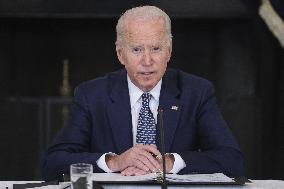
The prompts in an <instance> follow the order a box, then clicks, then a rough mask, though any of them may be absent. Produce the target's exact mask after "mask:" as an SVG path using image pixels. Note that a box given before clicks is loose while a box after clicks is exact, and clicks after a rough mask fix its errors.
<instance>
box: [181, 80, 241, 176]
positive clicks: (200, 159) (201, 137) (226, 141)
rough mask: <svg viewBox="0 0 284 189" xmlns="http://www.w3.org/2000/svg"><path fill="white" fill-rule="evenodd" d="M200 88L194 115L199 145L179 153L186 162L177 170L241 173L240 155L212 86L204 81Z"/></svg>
mask: <svg viewBox="0 0 284 189" xmlns="http://www.w3.org/2000/svg"><path fill="white" fill-rule="evenodd" d="M202 91H203V92H202V95H201V96H202V97H201V98H200V101H199V102H198V106H197V107H198V108H197V110H196V115H195V120H196V121H195V122H196V126H197V134H198V137H197V138H198V147H197V148H196V150H193V151H190V150H188V151H183V152H179V154H180V155H181V157H182V158H183V159H184V161H185V163H186V167H185V168H184V169H183V170H181V172H180V173H181V174H188V173H216V172H222V173H224V174H226V175H228V176H233V177H236V176H243V175H244V162H243V155H242V153H241V151H240V148H239V146H238V144H237V142H236V140H235V139H234V137H233V135H232V133H231V131H230V129H229V127H228V126H227V124H226V122H225V121H224V119H223V117H222V115H221V113H220V111H219V109H218V107H217V103H216V98H215V94H214V93H215V91H214V87H213V85H212V84H211V83H208V82H207V84H206V85H205V87H203V90H202Z"/></svg>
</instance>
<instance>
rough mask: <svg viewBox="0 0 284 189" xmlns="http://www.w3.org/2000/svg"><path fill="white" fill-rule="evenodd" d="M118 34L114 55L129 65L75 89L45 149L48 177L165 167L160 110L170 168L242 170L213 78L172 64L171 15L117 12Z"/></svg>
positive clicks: (157, 11)
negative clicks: (75, 170)
mask: <svg viewBox="0 0 284 189" xmlns="http://www.w3.org/2000/svg"><path fill="white" fill-rule="evenodd" d="M116 31H117V41H116V52H117V57H118V59H119V61H120V63H121V64H122V65H124V67H125V69H122V70H119V71H116V72H113V73H109V74H107V75H106V76H105V77H102V78H97V79H94V80H91V81H87V82H84V83H83V84H81V85H79V86H78V87H77V88H76V90H75V97H74V103H73V105H72V107H71V114H70V117H69V119H68V122H67V124H66V126H65V128H63V129H62V131H61V132H60V133H59V134H58V136H57V137H56V139H55V141H54V143H53V145H52V146H51V147H50V148H49V149H48V151H47V153H46V156H45V159H44V162H43V176H44V178H45V179H46V180H51V179H56V178H59V177H60V176H61V175H62V174H63V173H68V172H69V166H70V164H72V163H78V162H85V163H91V164H93V166H94V172H121V173H122V174H123V175H143V174H147V173H150V172H156V171H158V170H161V167H162V166H161V160H160V158H159V157H161V153H160V150H159V149H160V146H161V144H160V143H159V141H160V140H159V138H160V136H159V127H156V125H157V124H158V123H157V122H158V121H157V120H158V119H157V117H158V110H157V109H158V107H162V108H163V120H164V132H165V150H166V153H167V154H166V158H165V163H166V172H169V173H180V174H186V173H214V172H223V173H225V174H227V175H230V176H239V175H243V157H242V154H241V152H240V150H239V147H238V144H237V143H236V141H235V140H234V138H233V136H232V135H231V132H230V130H229V128H228V126H227V125H226V123H225V121H224V120H223V118H222V116H221V114H220V112H219V110H218V107H217V105H216V99H215V96H214V89H213V87H212V85H211V83H210V82H209V81H207V80H205V79H202V78H199V77H196V76H193V75H190V74H187V73H184V72H182V71H180V70H174V69H169V68H168V69H167V64H168V62H169V60H170V57H171V52H172V35H171V22H170V18H169V17H168V15H167V14H166V13H165V12H163V11H162V10H160V9H159V8H157V7H153V6H143V7H137V8H133V9H130V10H128V11H126V12H125V13H124V14H123V15H122V16H121V17H120V19H119V20H118V23H117V27H116ZM157 157H158V158H157Z"/></svg>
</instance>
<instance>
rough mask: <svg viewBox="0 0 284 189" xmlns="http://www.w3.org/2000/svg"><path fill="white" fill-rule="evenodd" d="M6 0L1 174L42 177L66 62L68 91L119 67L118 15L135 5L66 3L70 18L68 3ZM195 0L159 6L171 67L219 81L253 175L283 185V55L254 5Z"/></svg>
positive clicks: (1, 46)
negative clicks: (168, 21)
mask: <svg viewBox="0 0 284 189" xmlns="http://www.w3.org/2000/svg"><path fill="white" fill-rule="evenodd" d="M1 2H2V5H5V6H2V7H1V6H0V7H1V8H0V88H1V90H0V97H1V100H0V103H1V108H0V126H1V130H2V131H3V132H0V138H1V143H0V148H1V149H0V150H1V151H2V152H3V151H6V152H7V153H5V154H3V155H1V161H0V177H1V178H6V179H8V180H13V179H16V180H21V179H34V178H39V171H38V167H39V161H40V155H41V154H42V153H43V151H44V149H45V148H46V146H47V145H48V143H49V142H50V140H47V138H48V137H53V136H54V131H55V130H58V129H59V128H60V127H61V125H62V124H61V120H60V121H58V120H59V119H60V118H59V116H60V115H61V113H60V111H59V109H60V108H58V107H57V108H54V109H52V108H51V109H49V111H51V113H54V114H56V116H51V117H50V116H46V115H47V112H48V111H47V108H46V107H47V105H48V104H50V103H55V104H56V103H57V102H58V103H59V104H60V103H62V101H57V100H54V96H59V88H60V85H61V81H62V78H61V74H62V61H63V60H64V59H66V58H67V59H68V60H69V63H70V64H69V66H70V84H71V87H72V89H74V87H75V86H76V85H77V84H79V83H80V82H82V81H85V80H88V79H92V78H95V77H98V76H102V75H104V74H105V73H107V72H110V71H113V70H116V69H118V68H120V67H121V66H120V65H119V63H118V61H117V59H116V54H115V47H114V41H115V24H116V17H117V16H118V15H119V14H120V12H121V10H124V9H126V7H127V8H128V7H130V4H125V5H120V6H118V7H116V8H115V7H108V6H107V5H106V4H104V3H101V4H99V7H100V6H102V7H104V6H106V7H108V8H107V9H105V12H104V11H102V10H103V9H98V8H94V9H93V10H94V12H92V11H91V10H92V8H87V6H86V5H85V6H84V7H85V8H82V5H81V6H79V5H77V4H73V5H72V4H69V5H68V6H67V7H65V8H66V10H65V14H64V9H63V8H64V6H63V5H60V2H61V3H63V1H59V2H58V3H59V4H58V3H56V5H53V6H52V5H51V4H48V6H47V4H44V6H43V4H40V3H39V2H41V3H43V2H44V1H38V3H39V4H32V3H31V4H29V3H28V4H26V6H19V5H21V4H13V3H11V2H10V1H9V3H8V1H3V0H2V1H0V3H1ZM45 2H46V1H45ZM194 2H197V1H177V2H176V4H175V5H173V4H170V3H169V2H168V1H165V3H164V4H160V5H161V6H162V7H164V8H165V9H166V10H168V12H169V13H170V15H171V16H172V17H173V19H172V27H173V28H172V29H173V36H174V38H173V56H172V60H171V62H170V63H169V66H171V67H175V68H179V69H182V70H184V71H186V72H189V73H193V74H196V75H199V76H202V77H205V78H207V79H209V80H211V81H212V82H213V83H214V85H215V87H216V95H217V98H218V102H219V105H220V109H221V111H222V113H223V115H224V117H225V119H226V121H227V122H228V124H229V126H230V127H231V129H232V131H233V133H234V135H235V136H236V137H237V139H238V141H239V143H240V146H241V149H242V151H243V152H244V155H245V159H246V169H247V176H248V177H249V178H256V179H263V178H283V177H284V175H283V173H281V172H282V170H283V169H284V164H283V162H282V159H283V157H284V150H283V148H284V141H283V139H282V137H281V136H283V134H284V120H283V117H284V114H283V112H284V109H283V107H284V106H283V105H284V99H283V96H284V94H283V93H284V88H283V84H282V83H283V82H284V78H283V75H284V55H283V49H281V48H280V46H279V44H278V42H277V41H276V39H275V38H274V37H273V36H272V35H271V33H270V31H268V29H267V28H266V26H265V25H264V23H263V22H262V21H261V20H260V18H259V17H258V16H257V15H256V14H255V13H256V10H257V6H256V5H257V3H250V4H245V3H242V1H237V0H236V1H233V2H231V4H230V5H229V4H228V1H213V0H212V1H206V2H209V3H206V2H205V1H200V2H199V3H194ZM214 2H215V4H214ZM221 2H223V4H222V3H221ZM224 3H225V5H227V7H226V6H224ZM32 5H33V6H32ZM30 6H32V7H34V9H32V7H30ZM76 6H79V8H78V9H76V8H75V7H76ZM92 6H93V4H90V7H92ZM13 8H14V9H13ZM80 8H81V9H80ZM11 10H13V11H11ZM179 10H181V11H179ZM96 11H97V12H96ZM11 97H13V98H11ZM60 106H61V105H60ZM50 107H51V106H50ZM56 112H57V113H56ZM47 122H48V123H49V124H46V123H47ZM57 122H58V123H57ZM46 125H52V127H53V131H52V132H49V131H50V129H51V128H49V127H48V129H47V126H46ZM48 133H51V134H50V136H49V134H48ZM43 138H44V140H43ZM19 149H20V150H19ZM10 157H12V158H10ZM31 167H32V168H31ZM9 168H10V169H9ZM8 169H9V170H10V173H9V174H8V173H7V172H6V170H8ZM28 169H30V170H29V171H27V172H28V173H27V174H25V173H24V172H23V170H28ZM4 170H5V171H4ZM15 173H17V174H15Z"/></svg>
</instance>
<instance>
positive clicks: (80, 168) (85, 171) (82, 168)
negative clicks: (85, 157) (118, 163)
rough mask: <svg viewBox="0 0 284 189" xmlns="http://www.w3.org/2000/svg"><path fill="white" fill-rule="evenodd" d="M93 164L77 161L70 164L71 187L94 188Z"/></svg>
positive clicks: (80, 188)
mask: <svg viewBox="0 0 284 189" xmlns="http://www.w3.org/2000/svg"><path fill="white" fill-rule="evenodd" d="M92 173H93V165H92V164H87V163H76V164H72V165H71V166H70V176H71V182H72V184H71V188H72V189H92V188H93V181H92V178H91V177H92Z"/></svg>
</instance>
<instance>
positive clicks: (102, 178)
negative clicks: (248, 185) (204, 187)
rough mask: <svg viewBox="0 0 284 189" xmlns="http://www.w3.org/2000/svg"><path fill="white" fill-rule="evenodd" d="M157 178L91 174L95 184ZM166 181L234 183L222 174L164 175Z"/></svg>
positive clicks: (155, 177) (152, 175)
mask: <svg viewBox="0 0 284 189" xmlns="http://www.w3.org/2000/svg"><path fill="white" fill-rule="evenodd" d="M157 176H158V174H156V173H150V174H147V175H141V176H123V175H121V174H119V173H93V175H92V179H93V181H97V182H111V181H115V182H117V181H119V182H135V181H151V180H157ZM166 179H167V180H168V181H170V182H209V183H210V182H222V183H223V182H224V183H225V182H234V180H233V179H232V178H230V177H227V176H226V175H224V174H223V173H214V174H190V175H178V174H166Z"/></svg>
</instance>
